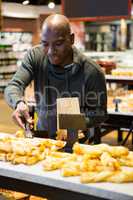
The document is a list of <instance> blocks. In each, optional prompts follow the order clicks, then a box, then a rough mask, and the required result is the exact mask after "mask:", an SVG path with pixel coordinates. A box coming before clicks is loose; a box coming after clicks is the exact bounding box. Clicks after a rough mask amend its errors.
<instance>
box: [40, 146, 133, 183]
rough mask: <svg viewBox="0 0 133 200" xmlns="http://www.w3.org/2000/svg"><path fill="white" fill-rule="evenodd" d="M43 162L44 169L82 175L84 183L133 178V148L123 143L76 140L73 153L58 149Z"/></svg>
mask: <svg viewBox="0 0 133 200" xmlns="http://www.w3.org/2000/svg"><path fill="white" fill-rule="evenodd" d="M42 165H43V169H44V170H45V171H50V170H56V169H60V173H61V175H62V176H64V177H68V176H79V177H80V182H81V183H91V182H92V183H95V182H115V183H122V182H133V168H131V167H132V166H133V152H131V151H129V150H128V149H127V148H125V147H123V146H110V145H107V144H98V145H84V144H79V143H75V144H74V146H73V153H72V154H68V153H63V152H60V153H59V154H58V152H55V153H53V154H51V155H50V156H46V159H45V160H44V161H43V164H42Z"/></svg>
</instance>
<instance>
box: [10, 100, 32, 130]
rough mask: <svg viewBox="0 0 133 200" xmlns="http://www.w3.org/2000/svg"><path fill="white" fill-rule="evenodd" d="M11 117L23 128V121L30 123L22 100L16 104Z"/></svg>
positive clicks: (27, 110)
mask: <svg viewBox="0 0 133 200" xmlns="http://www.w3.org/2000/svg"><path fill="white" fill-rule="evenodd" d="M12 118H13V121H14V122H15V123H16V124H17V125H18V126H20V127H21V128H23V129H25V121H26V122H28V123H30V124H31V123H32V120H31V118H30V115H29V109H28V106H27V105H26V103H24V102H23V101H20V102H19V103H18V104H17V108H16V110H15V111H14V112H13V114H12Z"/></svg>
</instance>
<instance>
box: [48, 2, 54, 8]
mask: <svg viewBox="0 0 133 200" xmlns="http://www.w3.org/2000/svg"><path fill="white" fill-rule="evenodd" d="M48 7H49V8H50V9H54V7H55V3H54V2H52V1H51V2H49V3H48Z"/></svg>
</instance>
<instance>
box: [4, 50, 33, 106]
mask: <svg viewBox="0 0 133 200" xmlns="http://www.w3.org/2000/svg"><path fill="white" fill-rule="evenodd" d="M32 79H33V52H32V50H30V51H29V52H27V53H26V55H25V57H24V59H23V60H22V63H21V66H20V67H19V68H18V70H17V72H16V73H15V75H14V76H13V78H12V79H11V81H10V82H9V83H8V85H7V87H6V89H5V91H4V95H5V100H6V101H7V103H8V105H9V106H10V107H11V108H13V109H15V108H16V105H17V102H18V101H20V100H23V99H24V90H25V88H26V87H27V86H28V84H29V83H30V82H31V80H32Z"/></svg>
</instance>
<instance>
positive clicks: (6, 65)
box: [0, 44, 17, 91]
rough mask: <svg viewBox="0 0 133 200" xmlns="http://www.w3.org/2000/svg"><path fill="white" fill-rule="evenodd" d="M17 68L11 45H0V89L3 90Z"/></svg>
mask: <svg viewBox="0 0 133 200" xmlns="http://www.w3.org/2000/svg"><path fill="white" fill-rule="evenodd" d="M16 69H17V58H16V55H15V53H14V52H13V50H12V45H9V44H8V45H7V44H2V45H0V91H3V90H4V88H5V87H6V86H7V84H8V82H9V80H10V79H11V78H12V75H13V74H14V73H15V71H16Z"/></svg>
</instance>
